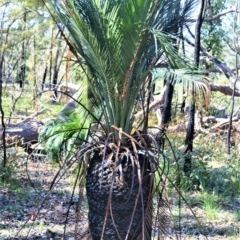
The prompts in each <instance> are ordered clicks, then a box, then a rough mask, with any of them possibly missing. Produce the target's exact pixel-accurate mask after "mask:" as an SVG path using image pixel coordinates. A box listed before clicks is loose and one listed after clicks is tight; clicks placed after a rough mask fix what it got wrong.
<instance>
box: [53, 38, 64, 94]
mask: <svg viewBox="0 0 240 240" xmlns="http://www.w3.org/2000/svg"><path fill="white" fill-rule="evenodd" d="M61 38H62V35H60V38H59V40H58V44H57V52H56V56H55V61H54V67H53V81H52V83H53V86H54V88H55V87H56V86H57V83H58V73H59V67H58V61H59V56H60V51H61V43H62V41H61ZM54 95H55V97H57V95H58V93H57V90H55V91H54Z"/></svg>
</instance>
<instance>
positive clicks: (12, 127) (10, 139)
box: [0, 121, 43, 147]
mask: <svg viewBox="0 0 240 240" xmlns="http://www.w3.org/2000/svg"><path fill="white" fill-rule="evenodd" d="M42 126H43V124H42V123H41V122H37V121H33V122H27V123H16V124H8V125H5V135H4V134H3V127H2V126H0V140H3V138H5V140H6V141H7V144H6V147H7V146H11V145H12V144H19V145H22V146H23V145H25V144H26V143H28V142H37V141H38V134H39V130H40V128H41V127H42Z"/></svg>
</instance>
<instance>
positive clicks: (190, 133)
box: [183, 0, 205, 176]
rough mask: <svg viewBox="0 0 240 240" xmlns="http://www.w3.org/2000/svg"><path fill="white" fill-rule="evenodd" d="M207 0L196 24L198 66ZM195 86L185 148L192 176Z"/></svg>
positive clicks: (188, 169)
mask: <svg viewBox="0 0 240 240" xmlns="http://www.w3.org/2000/svg"><path fill="white" fill-rule="evenodd" d="M204 6H205V0H200V10H199V15H198V19H197V22H196V26H195V48H194V62H195V65H196V67H197V68H198V66H199V61H200V47H201V26H202V23H203V12H204ZM194 94H195V93H194V88H193V85H192V87H191V97H192V102H191V104H190V106H189V112H188V116H189V118H188V127H187V134H186V139H185V144H186V149H185V155H186V156H185V161H184V166H183V171H184V172H185V174H186V175H187V176H190V174H191V172H192V157H191V155H192V151H193V136H194V115H195V103H194V101H195V100H194Z"/></svg>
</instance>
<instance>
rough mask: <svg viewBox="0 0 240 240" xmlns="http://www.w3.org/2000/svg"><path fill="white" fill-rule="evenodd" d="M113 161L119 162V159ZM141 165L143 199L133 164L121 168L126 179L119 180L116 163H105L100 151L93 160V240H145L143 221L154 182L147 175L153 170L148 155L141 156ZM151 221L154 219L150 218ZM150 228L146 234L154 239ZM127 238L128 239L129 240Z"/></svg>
mask: <svg viewBox="0 0 240 240" xmlns="http://www.w3.org/2000/svg"><path fill="white" fill-rule="evenodd" d="M112 159H115V156H113V158H112ZM139 162H140V169H141V173H142V176H143V177H142V187H141V191H142V198H141V195H138V193H139V179H138V176H137V168H136V167H135V168H134V169H133V167H132V163H131V162H130V161H128V160H127V159H126V157H124V158H123V159H122V161H121V163H120V164H118V169H122V173H123V176H124V179H120V178H119V172H118V171H115V173H113V172H114V170H113V168H114V165H115V163H114V160H113V161H111V159H110V160H109V159H104V160H103V157H102V155H101V153H100V152H98V151H95V152H94V156H93V157H92V158H90V159H89V167H88V170H87V176H86V191H87V199H88V204H89V214H88V218H89V227H90V232H91V236H92V239H93V240H100V239H113V240H117V239H139V237H140V239H144V237H142V231H143V221H142V220H143V217H144V212H145V213H146V211H147V205H149V197H150V194H151V192H152V182H151V177H150V175H149V174H148V173H149V172H148V171H147V169H150V162H149V161H148V159H146V158H145V157H144V155H139ZM111 186H112V190H111ZM131 188H132V189H131ZM142 202H143V204H142ZM110 209H111V210H110ZM106 213H107V214H106ZM105 217H106V219H105ZM145 217H146V216H145ZM113 219H114V221H113ZM149 219H151V217H150V216H149ZM149 219H148V220H149ZM150 225H151V224H149V225H148V227H146V226H145V227H146V228H147V229H145V231H147V232H148V234H149V236H151V226H150ZM116 229H117V231H116ZM128 231H129V233H128ZM127 234H128V237H126V236H127Z"/></svg>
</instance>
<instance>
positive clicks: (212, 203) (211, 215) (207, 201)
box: [200, 193, 221, 220]
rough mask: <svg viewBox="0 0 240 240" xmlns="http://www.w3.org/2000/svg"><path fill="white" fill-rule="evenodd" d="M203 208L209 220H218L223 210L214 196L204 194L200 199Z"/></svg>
mask: <svg viewBox="0 0 240 240" xmlns="http://www.w3.org/2000/svg"><path fill="white" fill-rule="evenodd" d="M200 202H201V203H202V208H203V210H204V211H205V214H206V216H207V218H208V219H209V220H216V219H217V218H218V215H219V214H220V211H221V208H220V207H219V204H218V202H217V197H216V196H215V195H214V194H209V193H204V194H202V195H201V197H200Z"/></svg>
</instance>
